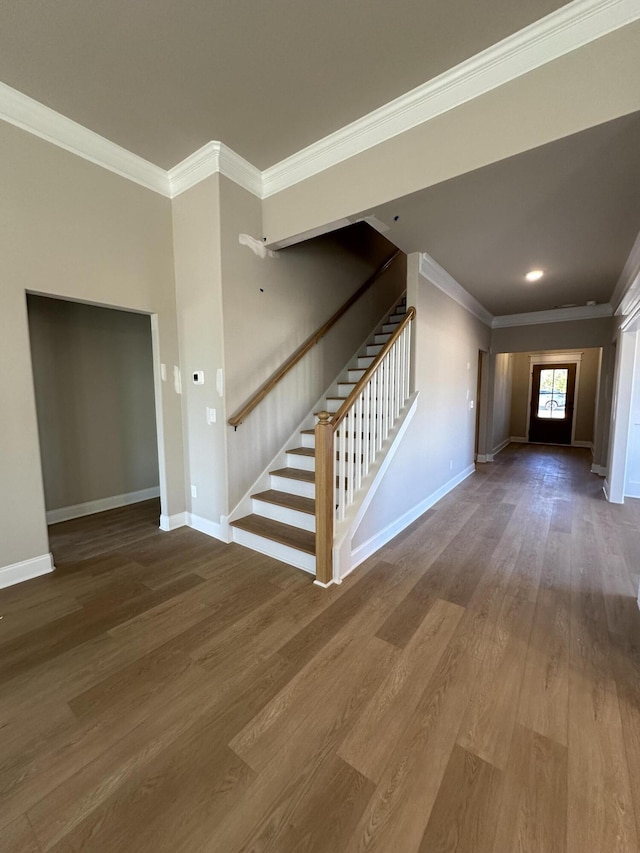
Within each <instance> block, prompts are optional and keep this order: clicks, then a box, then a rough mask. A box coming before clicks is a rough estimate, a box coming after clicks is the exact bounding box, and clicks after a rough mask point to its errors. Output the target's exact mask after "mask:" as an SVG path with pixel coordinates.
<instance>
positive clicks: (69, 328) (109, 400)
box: [28, 296, 158, 511]
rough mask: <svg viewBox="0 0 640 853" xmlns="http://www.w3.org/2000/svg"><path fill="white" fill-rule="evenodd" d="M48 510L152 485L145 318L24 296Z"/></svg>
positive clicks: (153, 443)
mask: <svg viewBox="0 0 640 853" xmlns="http://www.w3.org/2000/svg"><path fill="white" fill-rule="evenodd" d="M28 307H29V332H30V337H31V357H32V363H33V379H34V386H35V392H36V405H37V412H38V429H39V435H40V452H41V456H42V475H43V479H44V491H45V504H46V508H47V510H48V511H50V510H53V509H59V508H61V507H69V506H74V505H76V504H84V503H87V502H89V501H96V500H100V499H101V498H108V497H113V496H116V495H127V494H130V493H131V492H139V491H142V490H145V489H150V488H153V487H157V486H158V447H157V436H156V422H155V410H154V405H155V403H154V393H153V359H152V350H151V324H150V321H149V317H148V316H145V315H143V314H134V313H131V312H125V311H113V310H109V309H106V308H97V307H95V306H92V305H83V304H82V303H78V302H68V301H62V300H59V299H50V298H46V297H42V296H29V297H28Z"/></svg>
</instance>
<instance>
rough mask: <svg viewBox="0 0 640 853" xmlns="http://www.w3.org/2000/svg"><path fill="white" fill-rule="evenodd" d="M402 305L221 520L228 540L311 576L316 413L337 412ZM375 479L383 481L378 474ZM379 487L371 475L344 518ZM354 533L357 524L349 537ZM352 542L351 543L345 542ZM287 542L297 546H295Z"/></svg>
mask: <svg viewBox="0 0 640 853" xmlns="http://www.w3.org/2000/svg"><path fill="white" fill-rule="evenodd" d="M405 300H406V296H405V295H404V294H403V295H402V297H401V298H400V300H399V301H397V302H396V303H394V305H393V306H392V307H391V309H390V311H387V312H386V313H385V315H384V316H383V317H382V318H381V320H380V322H379V323H378V325H377V326H376V328H375V329H374V331H373V332H372V333H370V334H369V335H368V336H367V338H366V340H365V341H363V342H362V343H361V345H360V346H359V347H358V349H357V350H356V352H355V353H354V355H353V357H352V358H351V359H350V360H349V362H348V364H347V366H346V367H345V368H344V369H343V370H341V372H340V374H339V375H338V376H337V377H336V379H335V380H334V382H332V384H331V385H330V387H329V388H328V389H327V391H326V392H325V394H324V395H323V396H322V397H321V398H320V399H319V400H318V402H317V403H316V405H315V406H314V407H313V409H312V410H311V411H310V412H309V413H308V414H307V416H306V417H305V418H304V420H303V421H302V423H301V424H300V425H299V427H298V429H297V430H296V431H295V432H294V433H293V434H292V436H291V437H290V439H289V440H288V441H287V442H286V443H285V445H284V447H283V448H282V450H280V451H279V452H278V454H277V455H276V456H275V457H274V459H273V460H272V461H271V463H270V464H269V466H268V467H267V468H266V469H265V470H264V471H263V472H262V474H261V475H260V477H259V478H258V480H257V481H256V482H255V483H254V485H253V486H252V488H251V489H250V490H249V491H248V492H247V493H246V494H245V496H244V497H243V498H242V500H241V501H240V502H239V503H238V505H237V506H236V507H235V508H234V510H233V511H232V512H231V513H230V514H229V516H228V517H227V518H223V519H221V521H222V522H223V523H224V524H225V525H228V529H229V531H230V534H231V539H232V541H234V542H237V543H238V544H240V545H243V546H245V547H247V548H251V549H252V550H254V551H258V552H259V553H261V554H266V555H268V556H270V557H273V558H274V559H276V560H280V561H282V562H285V563H288V564H289V565H292V566H295V567H296V568H299V569H302V570H303V571H306V572H309V573H311V574H315V570H316V558H315V458H314V454H313V450H314V448H315V435H314V433H313V429H314V427H315V417H314V413H316V412H318V411H322V410H323V409H324V410H327V411H333V412H336V411H337V410H338V409H339V408H340V406H341V405H342V402H343V401H344V399H346V397H348V395H349V393H350V392H351V390H352V389H353V388H354V387H355V384H356V383H357V381H358V380H359V379H360V378H361V377H362V375H363V374H364V372H365V370H366V368H367V367H369V366H370V364H371V363H372V362H373V361H374V359H375V355H374V352H379V351H380V349H382V347H383V346H384V343H383V340H384V339H387V338H388V337H390V335H391V334H392V333H393V332H394V331H395V329H396V328H397V325H398V323H399V322H401V321H402V320H403V319H404V316H405V313H406V304H405ZM412 400H413V398H410V399H409V400H408V401H407V405H406V406H405V410H404V414H402V413H401V415H400V418H399V420H398V423H397V425H396V428H394V429H393V430H392V431H391V434H390V436H389V439H388V440H387V441H386V442H385V447H384V448H383V450H382V453H381V454H380V457H379V459H378V460H377V461H376V464H375V465H373V466H372V468H371V474H374V473H375V472H378V471H382V468H383V466H384V464H385V462H384V460H385V459H386V457H387V456H388V455H389V454H391V455H393V453H395V449H394V448H395V444H396V442H397V441H399V437H400V433H399V428H400V426H401V424H402V423H404V421H405V420H406V418H407V415H408V413H409V411H410V410H411V411H412V405H411V404H412ZM412 416H413V415H412V414H411V417H412ZM387 464H388V463H387ZM379 476H380V478H381V476H382V473H380V474H379ZM377 482H378V481H377V480H376V478H375V476H374V477H372V476H369V477H368V478H367V480H366V483H365V484H363V488H362V489H361V490H360V494H361V495H362V500H361V501H356V503H355V504H354V506H353V507H352V510H353V512H350V513H349V516H348V518H351V517H352V515H354V513H355V514H356V515H357V514H358V508H359V507H360V506H361V505H362V506H363V507H364V509H366V506H368V504H369V503H370V498H369V500H368V501H367V502H366V504H365V503H364V501H365V499H366V494H365V492H366V488H367V487H369V485H371V486H373V488H374V489H375V488H377ZM371 497H373V495H371ZM364 509H363V510H362V512H363V513H364ZM358 519H359V520H358V521H357V524H359V523H360V520H361V516H358ZM355 529H357V525H356V528H354V530H353V531H352V533H351V537H352V536H353V533H355ZM350 541H351V540H350V538H349V543H350ZM291 542H295V543H296V547H294V546H293V545H292V544H291ZM297 546H299V547H297ZM342 550H344V549H341V552H340V553H342ZM347 562H348V561H347ZM345 565H346V564H345V563H344V560H343V563H342V564H340V569H339V571H338V572H337V573H336V571H334V582H338V583H339V582H340V580H341V578H342V577H344V575H345V574H347V573H348V571H350V570H351V568H354V567H355V566H352V567H351V568H349V569H347V570H345V568H344V566H345Z"/></svg>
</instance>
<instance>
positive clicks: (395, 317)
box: [389, 311, 406, 323]
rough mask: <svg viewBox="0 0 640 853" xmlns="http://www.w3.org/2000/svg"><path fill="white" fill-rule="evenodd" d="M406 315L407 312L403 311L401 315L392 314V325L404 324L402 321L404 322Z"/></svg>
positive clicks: (390, 319) (390, 318) (390, 320)
mask: <svg viewBox="0 0 640 853" xmlns="http://www.w3.org/2000/svg"><path fill="white" fill-rule="evenodd" d="M405 313H406V312H405V311H402V313H401V314H392V315H391V316H390V317H389V322H390V323H402V321H403V320H404V315H405Z"/></svg>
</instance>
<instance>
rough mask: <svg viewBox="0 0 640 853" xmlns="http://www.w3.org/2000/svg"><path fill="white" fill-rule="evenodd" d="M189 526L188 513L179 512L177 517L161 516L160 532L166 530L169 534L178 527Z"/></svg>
mask: <svg viewBox="0 0 640 853" xmlns="http://www.w3.org/2000/svg"><path fill="white" fill-rule="evenodd" d="M186 526H187V513H186V512H178V513H176V515H161V516H160V530H164V531H165V532H168V531H169V530H176V529H177V528H178V527H186Z"/></svg>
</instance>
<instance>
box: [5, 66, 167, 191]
mask: <svg viewBox="0 0 640 853" xmlns="http://www.w3.org/2000/svg"><path fill="white" fill-rule="evenodd" d="M0 119H1V120H2V121H6V122H8V123H9V124H12V125H14V126H15V127H19V128H21V129H22V130H26V131H27V132H28V133H31V134H33V135H34V136H38V137H40V139H44V140H46V141H47V142H52V143H53V144H54V145H57V146H58V147H59V148H64V150H65V151H70V152H71V153H72V154H76V155H77V156H78V157H82V158H83V159H84V160H89V161H90V162H91V163H95V164H96V165H97V166H102V168H104V169H108V170H109V171H110V172H115V174H116V175H120V176H121V177H123V178H127V179H128V180H130V181H134V182H135V183H136V184H140V185H141V186H143V187H146V188H147V189H149V190H153V191H154V192H156V193H160V195H164V196H168V195H169V180H168V178H167V173H166V172H165V170H164V169H161V168H160V166H155V165H154V164H153V163H149V161H148V160H144V159H143V158H142V157H138V155H137V154H132V153H131V151H127V150H126V148H121V146H120V145H116V144H115V142H110V141H109V140H108V139H105V138H104V136H100V135H99V134H98V133H94V132H93V131H92V130H89V129H88V128H86V127H83V126H82V125H81V124H78V123H77V122H75V121H72V120H71V119H70V118H67V117H66V116H63V115H60V113H57V112H55V110H52V109H49V107H45V106H44V104H41V103H39V102H38V101H34V100H33V98H29V97H28V96H27V95H23V94H22V92H18V91H16V90H15V89H12V88H11V87H10V86H6V85H5V84H4V83H0Z"/></svg>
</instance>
